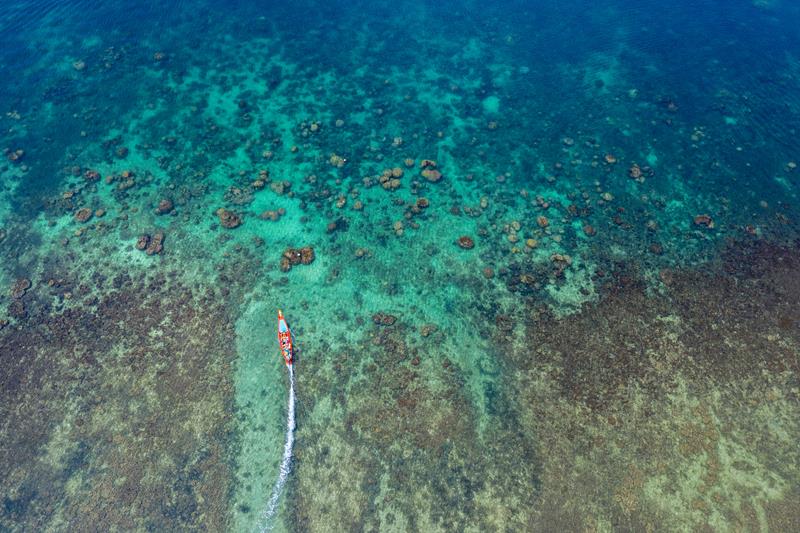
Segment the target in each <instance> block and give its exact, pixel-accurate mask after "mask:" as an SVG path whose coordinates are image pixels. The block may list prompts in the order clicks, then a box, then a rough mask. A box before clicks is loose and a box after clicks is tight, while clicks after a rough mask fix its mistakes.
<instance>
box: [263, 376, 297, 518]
mask: <svg viewBox="0 0 800 533" xmlns="http://www.w3.org/2000/svg"><path fill="white" fill-rule="evenodd" d="M287 368H288V369H289V410H288V413H287V415H286V443H285V444H284V445H283V459H282V460H281V469H280V472H279V473H278V479H277V480H276V481H275V485H274V486H273V487H272V495H271V496H270V497H269V502H268V503H267V508H266V509H264V512H263V513H262V514H261V520H260V524H261V525H260V526H259V531H260V532H261V533H264V532H266V531H270V530H271V529H272V526H273V524H272V519H273V518H274V517H275V513H276V512H277V510H278V502H279V501H280V499H281V493H282V492H283V486H284V485H285V484H286V479H287V478H288V477H289V472H291V470H292V445H293V444H294V368H293V365H288V367H287Z"/></svg>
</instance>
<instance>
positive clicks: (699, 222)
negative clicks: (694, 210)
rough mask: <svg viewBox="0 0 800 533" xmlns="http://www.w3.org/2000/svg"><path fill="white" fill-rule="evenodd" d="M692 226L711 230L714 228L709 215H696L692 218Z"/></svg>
mask: <svg viewBox="0 0 800 533" xmlns="http://www.w3.org/2000/svg"><path fill="white" fill-rule="evenodd" d="M694 225H695V226H705V227H706V228H708V229H712V228H713V227H714V220H713V219H712V218H711V216H710V215H696V216H695V217H694Z"/></svg>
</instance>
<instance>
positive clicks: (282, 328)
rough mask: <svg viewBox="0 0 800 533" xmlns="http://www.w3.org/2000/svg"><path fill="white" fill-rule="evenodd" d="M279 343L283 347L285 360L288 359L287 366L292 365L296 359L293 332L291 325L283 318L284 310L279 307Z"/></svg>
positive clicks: (282, 351)
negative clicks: (290, 328)
mask: <svg viewBox="0 0 800 533" xmlns="http://www.w3.org/2000/svg"><path fill="white" fill-rule="evenodd" d="M278 344H280V347H281V353H282V354H283V360H284V361H286V366H289V367H290V366H292V362H293V361H294V349H293V348H292V332H291V331H290V330H289V325H288V324H287V323H286V319H285V318H283V312H282V311H281V310H280V309H278Z"/></svg>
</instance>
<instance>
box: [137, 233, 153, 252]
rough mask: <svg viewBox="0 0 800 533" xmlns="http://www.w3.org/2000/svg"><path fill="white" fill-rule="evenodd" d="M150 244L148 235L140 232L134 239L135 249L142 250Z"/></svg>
mask: <svg viewBox="0 0 800 533" xmlns="http://www.w3.org/2000/svg"><path fill="white" fill-rule="evenodd" d="M148 244H150V235H147V234H146V233H145V234H142V235H139V238H138V239H136V249H137V250H144V249H146V248H147V245H148Z"/></svg>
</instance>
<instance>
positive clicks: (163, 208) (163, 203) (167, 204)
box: [156, 198, 175, 215]
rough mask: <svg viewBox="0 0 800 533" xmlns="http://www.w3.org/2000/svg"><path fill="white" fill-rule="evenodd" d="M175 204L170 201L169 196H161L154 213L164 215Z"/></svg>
mask: <svg viewBox="0 0 800 533" xmlns="http://www.w3.org/2000/svg"><path fill="white" fill-rule="evenodd" d="M174 207H175V205H174V204H173V203H172V200H170V199H169V198H162V199H161V200H160V201H159V202H158V207H156V214H157V215H166V214H168V213H170V212H171V211H172V210H173V209H174Z"/></svg>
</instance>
